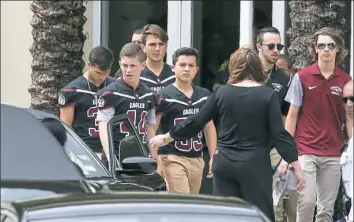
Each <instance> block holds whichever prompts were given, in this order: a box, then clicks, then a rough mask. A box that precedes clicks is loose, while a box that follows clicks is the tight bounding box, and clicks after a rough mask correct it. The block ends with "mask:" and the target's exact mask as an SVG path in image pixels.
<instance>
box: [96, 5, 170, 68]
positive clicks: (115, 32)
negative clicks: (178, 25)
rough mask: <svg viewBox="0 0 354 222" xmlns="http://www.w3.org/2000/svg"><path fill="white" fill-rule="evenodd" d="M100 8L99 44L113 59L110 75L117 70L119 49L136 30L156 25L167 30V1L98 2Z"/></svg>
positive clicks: (128, 40) (129, 40) (129, 39)
mask: <svg viewBox="0 0 354 222" xmlns="http://www.w3.org/2000/svg"><path fill="white" fill-rule="evenodd" d="M100 3H101V7H102V17H101V19H102V21H101V25H102V28H101V38H102V39H101V44H102V45H104V46H107V47H109V48H110V49H111V50H112V51H113V53H114V57H115V61H114V63H113V66H112V73H115V72H116V71H117V70H118V69H119V65H118V60H119V52H120V50H121V48H122V47H123V46H124V45H125V44H126V43H128V42H131V37H132V35H133V33H134V31H135V30H136V29H139V28H143V27H144V26H145V25H146V24H157V25H159V26H160V27H161V28H163V29H165V30H166V29H167V5H168V3H167V0H162V1H153V0H150V1H147V0H144V1H143V0H142V1H100Z"/></svg>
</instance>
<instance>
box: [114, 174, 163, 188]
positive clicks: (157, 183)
mask: <svg viewBox="0 0 354 222" xmlns="http://www.w3.org/2000/svg"><path fill="white" fill-rule="evenodd" d="M119 180H121V181H122V182H125V183H134V184H141V185H143V186H147V187H151V188H152V189H154V190H161V188H162V187H164V186H165V181H164V180H163V178H162V177H161V176H160V175H159V174H158V173H153V174H143V175H139V176H130V175H126V174H121V175H120V177H119Z"/></svg>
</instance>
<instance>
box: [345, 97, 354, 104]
mask: <svg viewBox="0 0 354 222" xmlns="http://www.w3.org/2000/svg"><path fill="white" fill-rule="evenodd" d="M348 99H349V100H350V101H352V103H354V96H348V97H343V98H342V101H343V103H347V102H348Z"/></svg>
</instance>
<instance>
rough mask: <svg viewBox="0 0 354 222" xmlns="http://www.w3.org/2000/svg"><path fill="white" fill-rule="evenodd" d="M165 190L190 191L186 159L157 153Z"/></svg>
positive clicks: (174, 191)
mask: <svg viewBox="0 0 354 222" xmlns="http://www.w3.org/2000/svg"><path fill="white" fill-rule="evenodd" d="M159 158H160V162H161V167H162V171H163V175H164V178H165V181H166V186H167V191H168V192H172V193H188V194H189V193H190V190H189V183H188V175H187V169H186V167H185V165H188V161H187V162H186V160H184V159H183V158H181V157H179V156H176V155H159Z"/></svg>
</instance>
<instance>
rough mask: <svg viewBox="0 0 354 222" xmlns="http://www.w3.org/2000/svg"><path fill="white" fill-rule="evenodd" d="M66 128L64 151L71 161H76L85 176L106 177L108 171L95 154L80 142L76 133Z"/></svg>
mask: <svg viewBox="0 0 354 222" xmlns="http://www.w3.org/2000/svg"><path fill="white" fill-rule="evenodd" d="M66 128H67V126H66ZM66 130H67V131H66V132H67V141H66V143H65V145H64V148H65V151H66V153H67V154H68V156H69V158H70V159H71V161H73V162H74V163H76V164H77V165H78V166H79V167H80V168H81V169H82V171H83V173H84V174H85V176H86V178H90V177H108V176H109V174H108V172H107V171H106V170H105V168H104V166H103V165H102V164H101V163H100V162H99V161H100V160H99V159H98V158H95V156H94V155H95V154H94V153H93V152H90V150H89V147H87V146H86V145H85V144H84V143H83V142H81V141H80V139H79V138H78V137H77V136H76V135H73V132H71V130H70V129H68V128H67V129H66Z"/></svg>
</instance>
